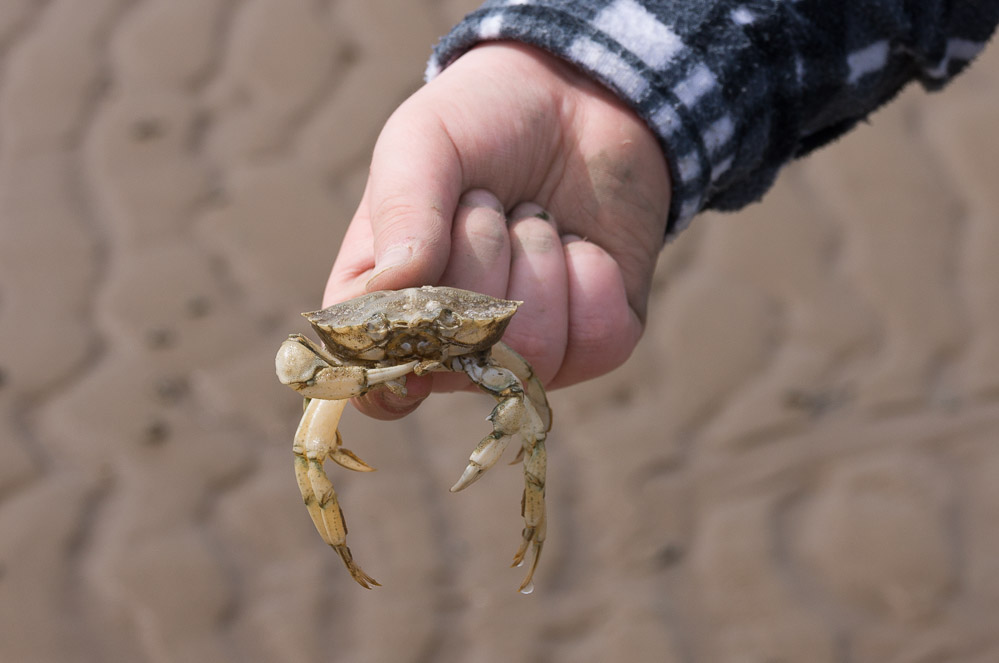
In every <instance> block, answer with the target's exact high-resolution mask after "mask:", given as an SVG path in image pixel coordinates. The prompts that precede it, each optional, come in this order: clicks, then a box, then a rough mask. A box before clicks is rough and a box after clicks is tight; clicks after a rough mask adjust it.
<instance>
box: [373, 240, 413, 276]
mask: <svg viewBox="0 0 999 663" xmlns="http://www.w3.org/2000/svg"><path fill="white" fill-rule="evenodd" d="M412 259H413V247H411V246H409V245H408V244H396V245H395V246H390V247H388V248H387V249H385V250H384V251H383V252H382V253H381V255H380V256H378V258H377V259H376V260H375V271H374V274H372V275H371V278H369V279H368V283H371V281H373V280H374V279H375V278H377V277H378V276H380V275H382V274H384V273H385V272H387V271H388V270H390V269H395V268H396V267H401V266H403V265H405V264H406V263H407V262H409V261H410V260H412Z"/></svg>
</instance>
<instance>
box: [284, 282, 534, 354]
mask: <svg viewBox="0 0 999 663" xmlns="http://www.w3.org/2000/svg"><path fill="white" fill-rule="evenodd" d="M520 304H521V302H517V301H511V300H507V299H496V298H495V297H490V296H488V295H483V294H480V293H476V292H470V291H468V290H460V289H458V288H446V287H438V286H423V287H422V288H407V289H405V290H382V291H379V292H372V293H370V294H367V295H363V296H361V297H357V298H355V299H351V300H349V301H346V302H342V303H340V304H334V305H333V306H330V307H328V308H325V309H323V310H321V311H313V312H310V313H303V314H302V315H304V316H305V318H306V319H307V320H308V321H309V322H310V323H312V326H313V328H314V329H315V330H316V333H317V334H318V335H319V337H320V338H321V339H322V340H323V343H324V344H325V345H326V347H327V348H328V349H329V351H330V352H331V353H333V354H334V355H336V356H337V357H340V358H341V359H344V360H347V361H351V360H361V361H370V362H381V361H386V360H389V361H407V360H411V359H420V360H438V361H440V360H444V359H446V358H448V357H453V356H456V355H462V354H467V353H470V352H478V351H481V350H486V349H487V348H490V347H492V346H493V345H495V344H496V342H497V341H499V340H500V337H502V336H503V332H504V331H505V330H506V326H507V325H508V324H509V322H510V318H512V317H513V314H514V313H516V312H517V307H519V306H520Z"/></svg>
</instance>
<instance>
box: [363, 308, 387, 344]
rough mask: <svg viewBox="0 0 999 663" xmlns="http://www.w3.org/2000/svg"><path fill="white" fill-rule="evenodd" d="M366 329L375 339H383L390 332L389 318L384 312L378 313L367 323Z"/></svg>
mask: <svg viewBox="0 0 999 663" xmlns="http://www.w3.org/2000/svg"><path fill="white" fill-rule="evenodd" d="M364 331H365V332H366V333H367V335H368V336H370V337H371V340H373V341H381V340H383V339H384V338H385V337H386V336H387V335H388V332H389V321H388V318H386V317H385V315H384V314H383V313H376V314H375V315H373V316H371V317H370V318H369V319H368V321H367V322H366V323H365V325H364Z"/></svg>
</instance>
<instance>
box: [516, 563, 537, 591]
mask: <svg viewBox="0 0 999 663" xmlns="http://www.w3.org/2000/svg"><path fill="white" fill-rule="evenodd" d="M518 566H520V565H519V564H518ZM533 591H534V581H533V580H532V581H531V582H529V583H527V584H526V585H524V588H523V589H521V590H520V593H521V594H530V593H531V592H533Z"/></svg>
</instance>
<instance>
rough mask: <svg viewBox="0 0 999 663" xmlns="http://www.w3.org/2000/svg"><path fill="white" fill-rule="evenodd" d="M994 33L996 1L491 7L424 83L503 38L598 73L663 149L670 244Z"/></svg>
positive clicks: (703, 0) (760, 190)
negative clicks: (699, 217) (700, 216)
mask: <svg viewBox="0 0 999 663" xmlns="http://www.w3.org/2000/svg"><path fill="white" fill-rule="evenodd" d="M997 22H999V1H997V0H978V1H976V0H963V1H962V0H955V1H953V2H947V1H945V0H926V1H923V2H917V1H906V0H578V1H559V0H489V1H488V2H486V3H485V4H484V5H483V6H482V7H481V8H480V9H478V10H477V11H475V12H473V13H472V14H470V15H468V16H467V17H466V18H465V19H464V20H463V21H462V22H461V23H460V24H458V25H457V26H456V27H455V28H454V29H453V30H452V31H451V33H450V34H448V35H447V36H445V37H444V38H443V39H442V40H441V42H440V43H439V44H438V46H437V48H436V49H435V51H434V54H433V57H432V58H431V60H430V62H429V64H428V65H427V79H428V80H429V79H432V78H433V77H434V76H436V75H437V73H439V72H440V71H441V69H442V68H444V67H446V66H447V64H449V63H450V62H452V61H454V59H456V58H457V57H458V56H460V55H461V54H462V53H464V52H465V51H466V50H468V49H469V48H471V47H472V46H474V45H475V44H477V43H481V42H483V41H489V40H497V39H512V40H517V41H521V42H524V43H528V44H532V45H535V46H538V47H540V48H543V49H545V50H547V51H549V52H551V53H553V54H555V55H558V56H560V57H562V58H564V59H566V60H569V61H571V62H573V63H575V64H576V65H578V66H579V67H581V68H583V69H584V70H586V71H588V72H590V73H591V74H592V75H593V76H594V77H595V78H597V79H598V80H600V81H601V82H603V83H604V84H605V85H606V86H608V87H609V88H611V89H612V90H614V91H615V92H616V93H617V94H619V95H620V96H621V98H622V99H624V100H625V101H626V102H628V103H629V104H630V105H631V106H632V107H633V108H634V109H635V110H636V111H637V112H638V114H639V115H640V116H642V117H643V118H644V119H645V121H646V122H648V124H649V126H650V127H651V128H652V129H653V131H654V132H655V133H656V135H657V136H658V137H659V139H660V141H661V143H662V146H663V148H664V150H665V153H666V157H667V159H668V161H669V165H670V170H671V173H672V177H673V180H674V182H673V187H674V188H673V198H672V201H673V204H672V210H671V213H670V221H669V227H668V231H667V234H668V236H672V235H675V234H676V233H678V232H680V231H681V230H683V229H684V228H685V227H686V226H687V225H688V224H689V223H690V220H691V219H692V218H693V217H694V216H695V215H696V214H697V213H698V212H699V211H701V210H702V209H705V208H714V209H721V210H732V209H737V208H739V207H742V206H743V205H746V204H747V203H749V202H751V201H754V200H758V199H759V198H760V197H762V195H763V194H764V193H765V192H766V190H767V189H768V188H769V187H770V186H771V184H772V183H773V180H774V179H775V177H776V175H777V172H778V171H779V170H780V168H781V167H782V166H783V165H784V164H786V163H787V162H788V161H789V160H791V159H793V158H795V157H797V156H801V155H803V154H805V153H807V152H809V151H811V150H812V149H814V148H816V147H818V146H820V145H823V144H825V143H827V142H829V141H830V140H832V139H833V138H835V137H837V136H839V135H841V134H842V133H843V132H844V131H846V130H848V129H849V128H850V127H852V126H853V125H854V124H856V123H857V122H858V121H860V120H862V119H863V118H864V117H866V116H867V115H868V114H869V113H870V112H871V111H873V110H874V109H875V108H877V107H878V106H879V105H881V104H882V103H884V102H885V101H887V100H889V99H891V98H892V97H893V96H895V94H896V93H897V92H898V91H899V90H900V89H901V88H902V87H903V86H905V85H906V84H907V83H909V82H910V81H913V80H919V81H921V82H922V83H923V85H925V86H926V87H927V88H929V89H936V88H939V87H941V86H942V85H943V84H944V83H945V82H946V81H947V80H948V79H950V78H951V77H952V76H954V75H955V74H956V73H958V72H959V71H960V70H961V69H962V68H964V67H965V66H966V65H967V64H968V62H969V61H970V60H971V59H972V58H974V57H975V55H977V54H978V52H979V51H981V49H982V48H983V47H984V46H985V42H986V41H987V40H988V39H989V37H990V35H991V34H992V32H993V30H994V28H995V25H996V23H997Z"/></svg>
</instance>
